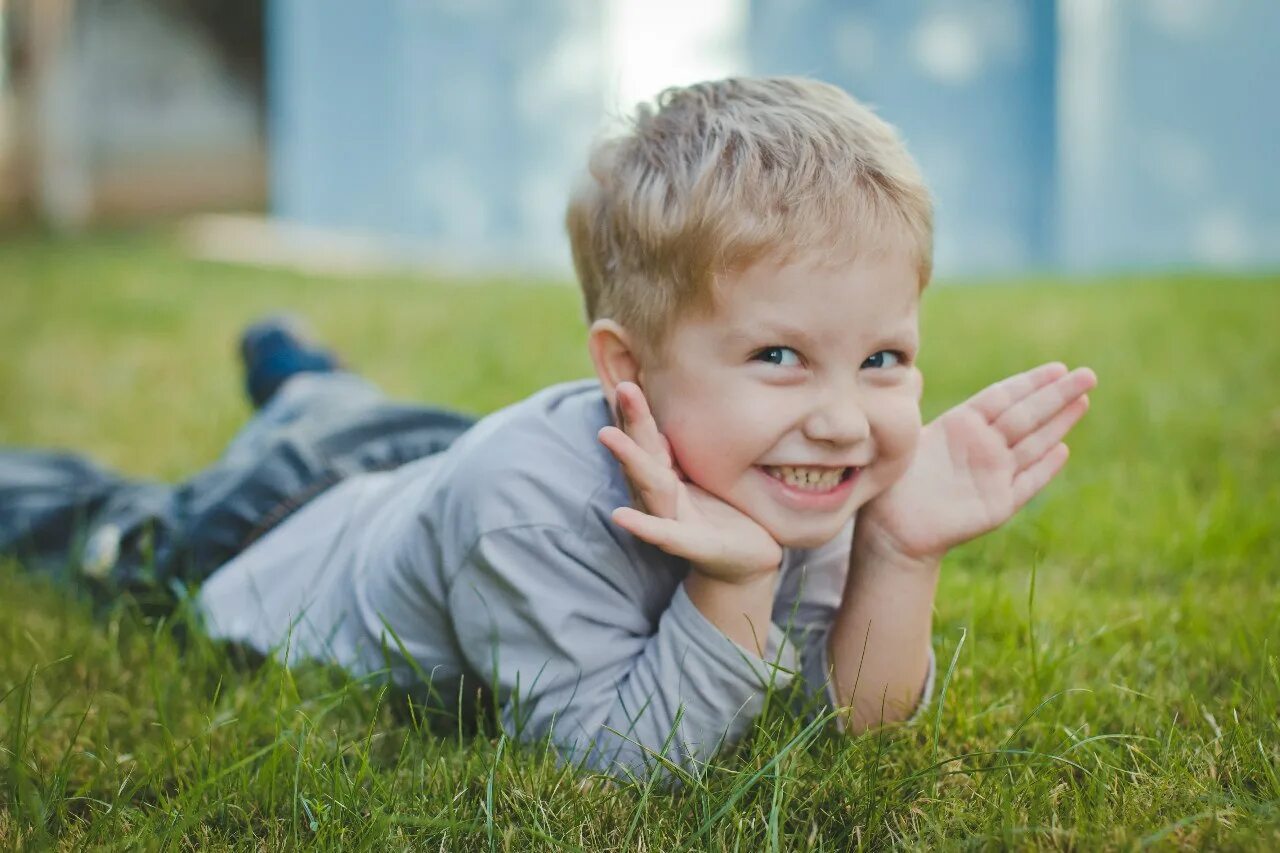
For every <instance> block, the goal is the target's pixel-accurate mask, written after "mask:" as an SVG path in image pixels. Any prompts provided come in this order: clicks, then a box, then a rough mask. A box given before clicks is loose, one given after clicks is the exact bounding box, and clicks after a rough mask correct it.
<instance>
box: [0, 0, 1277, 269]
mask: <svg viewBox="0 0 1280 853" xmlns="http://www.w3.org/2000/svg"><path fill="white" fill-rule="evenodd" d="M1278 37H1280V3H1274V2H1258V0H1128V2H1123V3H1119V2H1109V0H1058V2H1050V0H966V2H935V1H934V0H859V1H858V2H853V0H697V2H689V0H683V2H680V0H540V2H528V0H363V2H360V3H352V2H349V0H0V41H2V43H3V52H2V53H0V223H3V224H0V228H4V227H8V228H15V227H23V226H24V225H28V224H29V223H31V222H33V221H35V222H40V223H44V224H46V225H48V226H51V227H52V228H54V229H57V230H64V231H80V230H83V229H89V228H94V227H97V226H101V225H111V224H115V223H121V222H138V221H147V220H153V219H166V218H170V217H174V216H177V215H187V214H199V213H203V212H209V211H219V212H224V213H233V214H237V215H234V216H220V217H201V218H197V219H194V220H185V219H184V221H187V222H189V225H190V227H189V231H188V236H189V238H190V240H191V241H192V244H193V245H194V246H195V247H196V249H197V251H199V252H201V253H203V254H207V255H211V256H214V257H221V258H224V259H240V260H246V261H253V262H258V263H283V264H293V265H303V266H309V267H314V268H334V269H348V268H353V267H356V268H359V267H366V266H368V267H377V266H379V265H419V264H420V265H426V266H431V267H435V268H445V269H451V270H476V271H483V272H486V273H487V272H493V271H504V272H539V273H544V272H545V273H549V274H552V275H558V276H562V275H563V274H564V273H565V272H566V271H567V270H568V268H569V267H568V252H567V248H566V241H565V238H564V236H563V230H562V226H561V219H562V211H563V206H564V201H565V197H566V193H567V192H568V188H569V186H570V185H571V183H572V181H573V180H574V178H575V176H576V175H577V172H578V170H579V169H580V167H581V164H582V162H583V156H584V152H585V150H586V148H587V146H588V145H589V144H590V141H591V139H592V138H593V136H594V135H595V134H597V133H598V132H600V130H601V129H602V128H604V127H607V126H608V125H609V123H610V122H611V121H617V120H618V118H619V116H622V115H625V114H626V113H627V112H628V111H629V110H630V109H631V107H632V106H633V105H634V104H635V103H636V102H637V101H638V100H641V99H644V98H648V97H651V96H652V95H653V94H654V93H655V92H657V91H658V90H660V89H661V88H663V87H664V86H668V85H673V84H679V83H687V82H692V81H695V80H699V79H705V78H708V77H716V76H724V75H729V74H739V73H753V74H777V73H787V74H806V75H812V76H816V77H819V78H822V79H825V80H829V81H831V82H834V83H837V84H839V85H841V86H844V87H846V88H847V89H848V90H850V91H851V92H853V93H854V94H855V95H857V96H858V97H860V98H862V99H864V100H866V101H868V102H870V103H872V104H873V105H875V106H876V108H877V109H878V110H879V112H880V113H881V114H882V115H883V116H885V117H886V118H887V119H888V120H890V121H891V122H893V123H894V124H895V125H897V126H898V127H899V128H900V129H901V130H902V132H903V133H904V134H905V136H906V138H907V141H908V144H909V146H910V148H911V150H912V151H913V153H914V154H915V155H916V157H917V159H918V160H919V161H920V163H921V165H922V167H923V169H924V171H925V174H926V177H927V178H928V180H929V182H930V185H931V186H932V187H933V189H934V192H935V194H936V197H937V204H938V231H937V233H938V241H937V255H938V270H939V274H940V275H941V276H942V277H947V276H976V275H983V276H990V275H1008V276H1016V275H1025V274H1027V273H1035V272H1041V271H1046V272H1059V271H1061V272H1068V273H1095V272H1111V271H1117V270H1131V269H1147V268H1170V267H1182V266H1194V267H1197V268H1210V269H1223V270H1228V269H1230V270H1239V269H1259V268H1273V267H1275V266H1276V265H1277V263H1278V262H1280V191H1278V190H1280V157H1278V156H1277V155H1276V145H1277V139H1280V107H1278V106H1277V105H1278V104H1280V97H1277V95H1276V93H1275V88H1276V87H1277V84H1280V51H1277V50H1276V49H1275V46H1276V44H1277V38H1278ZM0 238H2V233H0Z"/></svg>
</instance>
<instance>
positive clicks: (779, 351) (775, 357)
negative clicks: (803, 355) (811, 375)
mask: <svg viewBox="0 0 1280 853" xmlns="http://www.w3.org/2000/svg"><path fill="white" fill-rule="evenodd" d="M752 359H754V360H755V361H767V362H768V363H769V364H776V365H778V366H779V367H795V366H796V365H798V364H800V354H799V353H798V352H796V351H795V350H793V349H792V348H791V347H765V348H764V349H762V350H760V351H759V352H757V353H756V354H755V355H753V356H752Z"/></svg>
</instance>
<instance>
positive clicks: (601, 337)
mask: <svg viewBox="0 0 1280 853" xmlns="http://www.w3.org/2000/svg"><path fill="white" fill-rule="evenodd" d="M587 349H588V350H589V351H590V353H591V362H592V364H594V365H595V368H596V376H598V377H599V378H600V387H601V388H603V389H604V396H605V398H606V399H607V400H608V401H609V408H613V406H614V399H615V394H614V389H615V388H617V387H618V383H619V382H634V383H636V384H637V385H639V384H641V376H642V373H643V371H642V369H641V365H640V357H639V353H638V352H637V351H636V348H635V346H634V343H633V340H632V338H631V335H630V333H629V332H627V330H626V329H624V328H623V327H622V326H620V325H618V324H617V323H616V322H614V321H613V320H608V319H600V320H596V321H595V322H594V323H592V324H591V329H590V330H589V331H588V332H587Z"/></svg>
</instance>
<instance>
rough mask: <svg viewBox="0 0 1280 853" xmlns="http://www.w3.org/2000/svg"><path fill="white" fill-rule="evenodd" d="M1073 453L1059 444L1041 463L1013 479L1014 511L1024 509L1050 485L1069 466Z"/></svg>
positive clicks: (1042, 458)
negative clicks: (1070, 456) (1028, 502)
mask: <svg viewBox="0 0 1280 853" xmlns="http://www.w3.org/2000/svg"><path fill="white" fill-rule="evenodd" d="M1070 453H1071V451H1069V450H1068V449H1067V446H1066V445H1065V444H1059V445H1057V446H1056V447H1054V448H1053V449H1052V450H1050V451H1049V452H1048V453H1046V454H1045V455H1044V456H1042V457H1040V461H1038V462H1036V463H1034V464H1032V465H1031V467H1029V468H1027V469H1026V470H1025V471H1022V472H1020V473H1019V474H1018V475H1017V476H1016V477H1014V478H1013V504H1014V511H1015V512H1017V511H1018V510H1020V509H1022V507H1024V506H1025V505H1026V503H1027V501H1029V500H1031V499H1032V498H1033V497H1035V496H1036V494H1037V493H1038V492H1039V491H1040V490H1041V489H1043V488H1044V487H1045V486H1047V485H1049V481H1050V480H1052V479H1053V478H1054V477H1056V476H1057V475H1058V472H1059V471H1061V470H1062V466H1063V465H1066V464H1067V457H1068V456H1069V455H1070Z"/></svg>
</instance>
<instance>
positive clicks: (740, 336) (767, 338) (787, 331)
mask: <svg viewBox="0 0 1280 853" xmlns="http://www.w3.org/2000/svg"><path fill="white" fill-rule="evenodd" d="M728 337H729V340H730V341H732V342H735V343H737V342H741V343H747V344H752V343H763V344H767V343H771V342H777V341H786V342H789V343H797V344H799V345H800V346H801V347H812V346H813V343H814V338H813V336H812V335H811V334H810V333H809V332H808V331H807V330H806V329H805V328H804V327H803V326H798V325H796V324H794V323H789V322H787V321H785V320H765V321H762V322H761V323H759V324H758V325H750V326H746V325H743V326H731V327H730V328H729V332H728ZM875 339H876V340H877V341H879V342H880V343H893V344H895V345H899V346H907V347H917V346H919V345H920V333H919V327H918V326H917V324H916V323H914V322H908V323H904V324H903V325H902V326H901V327H900V328H892V329H886V330H883V331H880V332H877V333H876V335H875Z"/></svg>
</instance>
